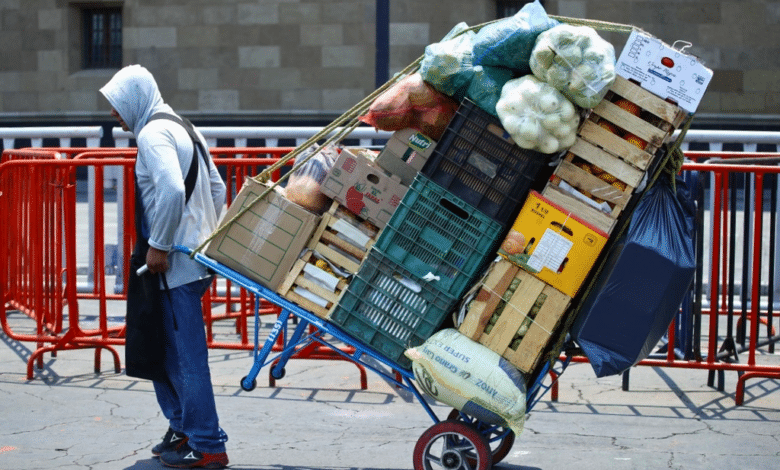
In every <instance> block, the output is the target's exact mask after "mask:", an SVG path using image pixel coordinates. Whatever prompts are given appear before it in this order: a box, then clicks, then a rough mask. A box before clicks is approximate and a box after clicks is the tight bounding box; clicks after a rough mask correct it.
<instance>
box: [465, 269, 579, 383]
mask: <svg viewBox="0 0 780 470" xmlns="http://www.w3.org/2000/svg"><path fill="white" fill-rule="evenodd" d="M570 304H571V297H569V296H567V295H565V294H563V293H561V292H560V291H558V290H557V289H555V288H553V287H552V286H549V285H547V284H546V283H544V282H543V281H541V280H539V279H537V278H536V277H534V276H533V275H532V274H529V273H527V272H526V271H524V270H522V269H520V268H519V267H517V266H515V265H513V264H512V263H510V262H509V261H507V260H503V259H502V260H499V261H497V262H495V263H494V264H493V266H491V268H490V270H489V271H488V273H487V274H486V275H485V277H483V282H482V286H481V288H480V291H479V292H478V294H477V296H476V298H475V299H474V300H473V301H472V302H471V303H470V304H469V307H468V311H467V313H466V316H465V318H464V321H463V323H462V324H461V325H460V326H459V327H458V331H459V332H460V333H461V334H463V335H465V336H468V337H469V338H471V339H473V340H475V341H478V342H479V343H481V344H483V345H484V346H486V347H488V348H490V349H491V350H492V351H495V352H497V353H498V354H500V355H501V356H502V357H504V359H506V360H507V361H509V362H510V363H511V364H512V365H514V366H515V367H517V368H518V369H519V370H520V371H522V372H525V373H531V372H533V370H534V369H535V367H536V365H537V363H538V361H539V358H540V357H541V355H542V353H543V352H544V350H545V348H546V347H547V346H548V344H549V343H550V341H551V340H554V338H553V333H554V332H555V330H556V327H557V326H558V324H559V322H560V321H561V319H562V318H563V317H564V315H565V313H566V312H567V310H568V308H569V305H570ZM521 329H522V332H521V331H520V330H521Z"/></svg>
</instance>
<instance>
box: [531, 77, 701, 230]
mask: <svg viewBox="0 0 780 470" xmlns="http://www.w3.org/2000/svg"><path fill="white" fill-rule="evenodd" d="M687 117H688V113H687V112H686V111H685V110H683V109H681V108H679V107H678V106H676V105H675V104H673V103H669V102H667V101H665V100H663V99H661V98H659V97H658V96H656V95H654V94H653V93H650V92H649V91H647V90H645V89H644V88H642V87H640V86H639V85H636V84H634V83H632V82H630V81H628V80H626V79H624V78H622V77H618V78H617V80H616V81H615V83H614V85H613V86H612V87H611V88H610V90H609V92H608V93H607V94H606V96H605V97H604V99H603V100H602V101H601V103H599V104H598V105H597V106H596V107H594V108H593V110H592V112H591V113H590V114H589V116H588V118H587V119H586V120H585V121H584V122H583V124H582V126H581V127H580V130H579V131H578V133H577V141H576V142H575V143H574V145H573V146H572V147H571V148H570V149H569V152H568V153H567V155H566V157H565V158H564V159H563V160H562V161H561V163H560V164H559V166H558V168H557V169H556V171H555V173H554V174H553V177H552V178H551V180H550V183H549V184H548V187H547V188H545V190H544V191H543V193H542V194H543V195H544V196H545V197H547V198H548V199H550V200H552V201H553V202H555V203H556V204H558V205H561V206H563V207H566V208H568V209H571V210H572V211H576V213H578V214H581V215H582V217H583V218H584V219H585V220H587V221H589V222H591V223H593V224H594V225H595V226H597V227H599V228H600V229H602V230H604V231H605V232H607V233H610V231H611V230H612V228H613V227H614V223H615V220H616V219H617V218H618V216H619V215H620V214H621V212H622V211H623V210H624V209H625V207H626V204H628V202H629V200H630V199H631V196H632V194H633V193H634V190H635V189H636V187H637V186H639V185H640V183H641V182H642V180H643V178H644V176H645V174H646V172H647V170H648V168H649V167H650V166H651V164H652V163H653V161H654V159H655V158H656V156H657V155H658V154H659V152H658V150H659V149H660V148H661V146H662V145H663V143H664V142H666V141H667V140H669V138H670V137H671V136H672V134H673V133H674V131H675V130H676V129H677V128H678V127H679V126H680V125H681V124H682V123H683V122H684V121H685V119H686V118H687ZM562 181H563V182H566V183H567V184H568V185H569V186H572V187H573V188H575V189H576V190H577V191H578V192H579V193H580V194H581V195H582V197H580V198H579V199H577V198H575V197H572V196H571V194H570V193H568V192H565V191H564V190H563V189H562V188H561V187H562V184H561V182H562ZM583 198H587V199H591V200H593V201H595V202H596V203H599V204H601V203H606V204H607V205H608V206H609V211H608V212H605V211H602V210H600V209H598V208H596V207H593V205H591V204H588V203H587V202H586V201H584V200H583Z"/></svg>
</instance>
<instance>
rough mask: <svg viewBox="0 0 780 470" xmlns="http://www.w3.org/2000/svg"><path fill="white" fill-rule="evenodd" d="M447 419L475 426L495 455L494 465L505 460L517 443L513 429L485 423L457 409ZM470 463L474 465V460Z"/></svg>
mask: <svg viewBox="0 0 780 470" xmlns="http://www.w3.org/2000/svg"><path fill="white" fill-rule="evenodd" d="M447 419H448V420H451V421H463V422H464V423H468V424H471V425H472V426H474V427H475V428H476V429H477V431H479V433H480V434H482V436H483V437H484V438H485V440H487V442H488V446H489V447H490V452H491V453H492V454H493V464H494V465H495V464H497V463H498V462H500V461H502V460H504V458H505V457H506V456H507V455H509V451H510V450H512V445H514V443H515V433H514V431H512V430H511V429H508V428H505V427H503V426H496V425H493V424H487V423H483V422H482V421H479V420H477V419H474V418H472V417H471V416H468V415H466V414H463V413H461V412H460V411H458V410H456V409H453V410H452V411H450V414H449V416H447ZM470 462H471V463H472V464H473V463H474V459H473V458H471V459H470Z"/></svg>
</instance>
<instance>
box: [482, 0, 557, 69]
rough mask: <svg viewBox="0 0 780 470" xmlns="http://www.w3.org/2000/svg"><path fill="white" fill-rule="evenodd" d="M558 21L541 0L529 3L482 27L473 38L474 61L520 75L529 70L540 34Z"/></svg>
mask: <svg viewBox="0 0 780 470" xmlns="http://www.w3.org/2000/svg"><path fill="white" fill-rule="evenodd" d="M558 24H559V23H558V21H557V20H554V19H552V18H550V17H549V16H548V15H547V12H546V11H545V10H544V7H542V5H541V4H540V3H539V0H536V1H534V2H533V3H528V4H526V5H525V6H524V7H523V8H521V9H520V11H518V12H517V13H516V14H515V15H513V16H510V17H508V18H504V19H501V20H499V21H496V22H494V23H491V24H489V25H487V26H484V27H482V28H481V29H480V30H479V32H478V33H477V34H476V35H475V37H474V40H473V57H474V58H473V63H474V65H483V66H484V65H489V66H495V67H506V68H511V69H514V70H516V71H518V72H519V75H523V74H527V73H530V72H531V67H530V65H529V63H528V61H529V59H530V58H531V51H532V50H533V48H534V45H535V43H536V38H537V36H539V34H540V33H542V32H543V31H546V30H548V29H550V28H552V27H553V26H556V25H558Z"/></svg>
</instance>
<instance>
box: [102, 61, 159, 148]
mask: <svg viewBox="0 0 780 470" xmlns="http://www.w3.org/2000/svg"><path fill="white" fill-rule="evenodd" d="M100 92H101V93H102V94H103V96H105V97H106V99H107V100H108V102H109V103H110V104H111V106H113V108H114V109H116V111H117V112H118V113H119V115H120V116H121V117H122V120H123V121H125V123H126V124H127V126H128V127H129V128H130V130H131V131H133V134H134V135H135V136H138V133H139V132H140V131H141V129H143V127H144V126H145V125H146V122H147V121H148V120H149V117H151V115H152V114H154V113H156V112H161V111H165V112H172V110H171V108H170V106H168V105H167V104H165V102H164V101H163V99H162V95H160V90H159V89H158V88H157V82H156V81H155V80H154V76H152V74H151V73H150V72H149V71H148V70H147V69H146V68H145V67H143V66H141V65H128V66H127V67H124V68H122V69H121V70H119V71H118V72H117V73H116V74H114V76H113V77H112V78H111V80H109V81H108V83H106V84H105V85H104V86H103V88H101V89H100Z"/></svg>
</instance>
